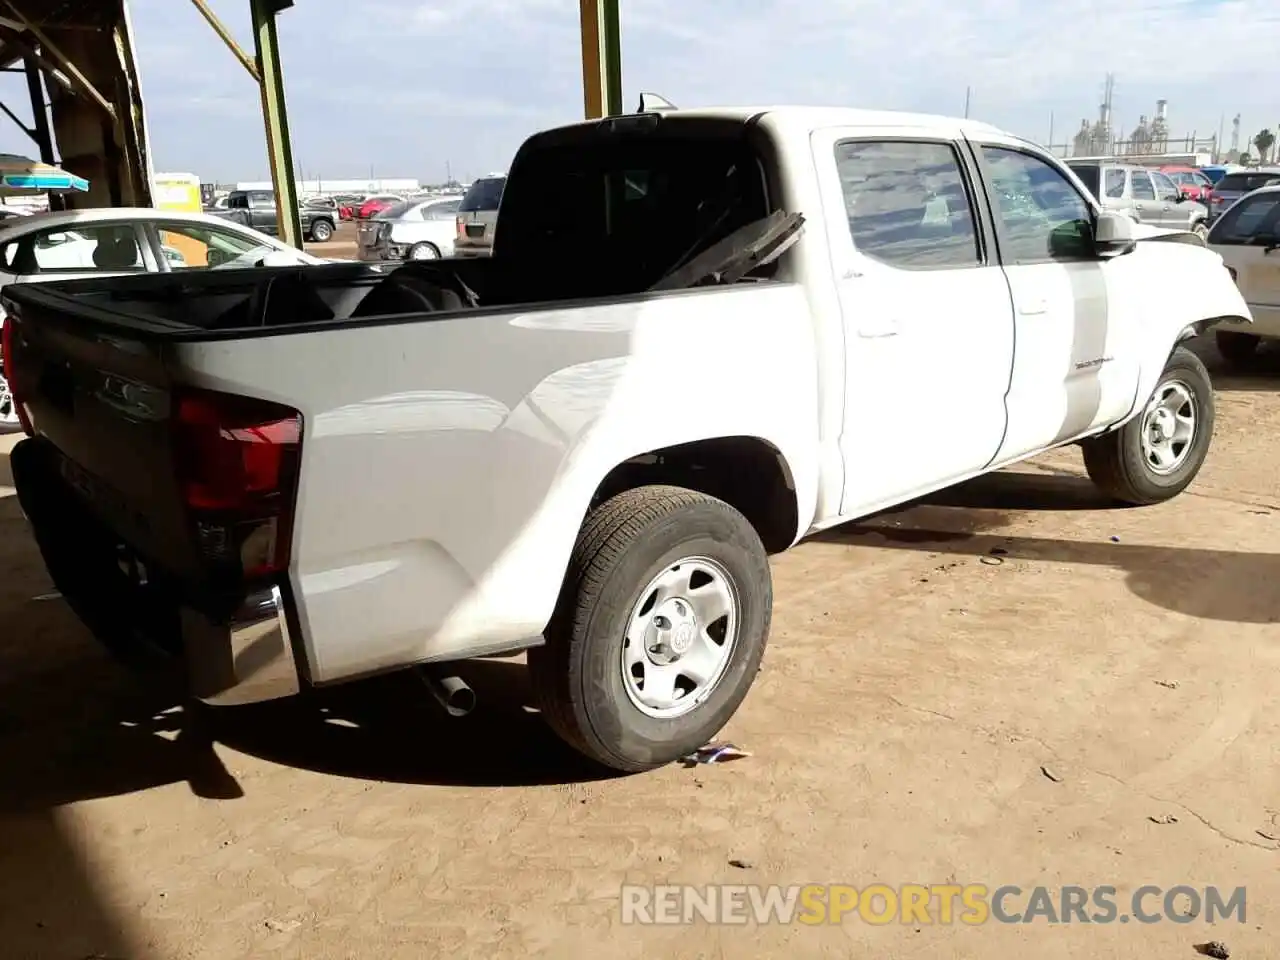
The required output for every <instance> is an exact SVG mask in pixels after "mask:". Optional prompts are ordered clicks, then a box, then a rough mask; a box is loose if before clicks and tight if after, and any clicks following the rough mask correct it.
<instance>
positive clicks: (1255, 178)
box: [1214, 170, 1280, 193]
mask: <svg viewBox="0 0 1280 960" xmlns="http://www.w3.org/2000/svg"><path fill="white" fill-rule="evenodd" d="M1272 181H1275V182H1277V183H1280V171H1275V170H1273V171H1270V172H1253V173H1228V174H1227V175H1226V176H1225V177H1223V178H1222V179H1221V180H1219V181H1218V185H1217V186H1216V187H1214V189H1215V190H1217V191H1219V192H1220V193H1252V192H1253V191H1254V190H1257V189H1258V188H1259V187H1265V186H1268V185H1269V184H1270V183H1271V182H1272Z"/></svg>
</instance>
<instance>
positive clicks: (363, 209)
mask: <svg viewBox="0 0 1280 960" xmlns="http://www.w3.org/2000/svg"><path fill="white" fill-rule="evenodd" d="M403 201H404V197H396V196H392V195H391V194H389V193H383V194H378V195H377V196H374V197H369V198H368V199H367V200H365V202H364V203H362V204H360V206H358V207H356V208H355V209H354V210H353V211H352V213H354V214H355V217H356V219H357V220H368V219H369V218H370V217H376V216H377V215H378V214H380V213H381V212H382V211H383V210H390V209H391V208H392V207H394V206H395V205H396V204H397V203H402V202H403Z"/></svg>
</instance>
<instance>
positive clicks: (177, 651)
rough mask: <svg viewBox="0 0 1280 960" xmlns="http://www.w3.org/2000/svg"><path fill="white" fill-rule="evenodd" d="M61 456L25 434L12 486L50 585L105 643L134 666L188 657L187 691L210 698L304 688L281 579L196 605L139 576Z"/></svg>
mask: <svg viewBox="0 0 1280 960" xmlns="http://www.w3.org/2000/svg"><path fill="white" fill-rule="evenodd" d="M58 456H59V455H58V454H57V452H56V451H55V450H53V448H52V447H51V446H50V445H49V444H48V443H47V442H45V441H42V440H39V439H36V440H31V439H27V440H23V441H22V442H20V443H19V444H18V445H17V446H15V447H14V448H13V450H12V451H11V452H10V454H9V462H10V467H11V470H12V473H13V483H14V488H15V489H16V490H17V493H18V501H19V503H20V504H21V506H22V511H23V513H24V514H25V515H26V517H27V520H28V522H29V523H30V525H31V531H32V534H33V536H34V537H35V540H36V544H37V546H38V547H39V548H40V554H41V556H42V557H43V559H44V562H45V567H46V569H47V570H48V571H49V576H50V577H51V578H52V580H53V583H54V586H55V587H57V589H58V592H59V593H61V594H62V596H63V599H65V600H66V602H67V604H68V606H70V607H71V609H72V611H73V612H74V613H75V614H76V616H77V617H79V619H80V620H81V622H83V623H84V625H85V626H86V627H88V629H89V631H90V632H91V633H92V634H93V635H94V637H95V639H97V640H98V641H99V642H100V643H102V645H103V646H104V647H106V648H107V650H108V652H110V653H111V654H112V655H113V656H114V657H115V658H116V659H118V660H120V661H121V662H123V663H125V664H126V665H127V666H131V667H135V668H137V667H142V668H155V667H161V666H165V667H168V666H171V665H176V664H179V663H180V664H182V665H183V666H184V667H185V670H186V674H187V678H188V681H189V684H190V689H191V693H192V694H193V695H194V696H195V697H197V698H198V699H200V700H203V701H205V702H206V703H210V704H216V705H231V704H243V703H255V702H260V701H263V700H274V699H278V698H280V697H286V696H290V695H292V694H296V693H298V692H299V691H300V690H301V688H302V681H301V678H300V675H299V671H298V660H297V658H296V655H295V649H294V644H293V638H292V636H291V634H290V630H289V626H288V624H289V617H288V609H287V600H286V598H285V595H284V593H283V591H282V590H281V589H280V588H279V587H278V586H273V585H266V586H263V587H260V588H258V589H256V590H254V591H252V592H250V593H249V594H248V595H247V596H244V597H243V598H241V599H239V600H238V601H237V602H232V603H226V604H221V603H210V602H204V603H200V604H197V603H194V602H192V601H191V600H190V599H188V598H186V597H184V596H183V593H182V591H181V590H180V589H178V588H176V586H175V585H174V584H173V583H172V582H166V580H165V579H164V577H163V576H162V575H158V574H156V573H154V572H143V573H142V574H141V575H139V574H138V573H137V571H135V570H134V569H132V567H130V566H129V565H128V564H125V563H123V562H122V561H123V556H124V554H123V553H122V548H123V545H122V544H121V543H120V542H119V540H118V538H117V537H115V536H114V535H113V534H112V533H111V532H110V531H109V530H108V529H107V528H106V527H105V526H104V525H103V524H102V523H101V522H100V521H99V520H97V518H96V517H94V516H93V514H92V513H90V511H89V510H88V509H86V507H85V506H84V504H83V503H82V502H81V501H80V499H79V498H78V497H77V495H76V494H75V493H74V492H73V490H72V489H71V487H70V486H69V485H68V484H67V483H66V482H65V481H64V480H63V479H62V476H61V474H60V472H59V471H58V470H57V469H56V466H55V465H56V462H57V457H58ZM213 611H219V612H213Z"/></svg>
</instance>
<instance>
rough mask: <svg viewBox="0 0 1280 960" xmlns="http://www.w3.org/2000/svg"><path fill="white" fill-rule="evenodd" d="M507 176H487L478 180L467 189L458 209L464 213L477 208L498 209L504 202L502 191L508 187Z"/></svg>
mask: <svg viewBox="0 0 1280 960" xmlns="http://www.w3.org/2000/svg"><path fill="white" fill-rule="evenodd" d="M506 185H507V178H506V177H486V178H485V179H483V180H477V181H476V182H475V183H473V184H472V185H471V187H470V188H469V189H468V190H467V195H466V196H465V197H463V198H462V203H461V204H459V206H458V209H459V210H460V211H462V212H463V213H471V212H472V211H475V210H497V209H498V205H499V204H500V203H501V202H502V192H503V190H504V189H505V188H506Z"/></svg>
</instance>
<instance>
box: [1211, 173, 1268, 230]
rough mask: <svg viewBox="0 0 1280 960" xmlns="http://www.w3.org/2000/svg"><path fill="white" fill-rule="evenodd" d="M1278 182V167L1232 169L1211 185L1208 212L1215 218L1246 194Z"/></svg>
mask: <svg viewBox="0 0 1280 960" xmlns="http://www.w3.org/2000/svg"><path fill="white" fill-rule="evenodd" d="M1276 183H1280V167H1253V168H1250V169H1247V170H1233V171H1232V172H1231V173H1228V174H1227V175H1226V176H1224V177H1223V178H1222V179H1221V180H1219V181H1218V182H1217V183H1215V184H1214V185H1213V205H1212V208H1211V212H1210V214H1209V217H1210V219H1211V220H1212V219H1215V218H1217V217H1219V216H1221V215H1222V214H1224V213H1226V212H1227V210H1228V209H1230V207H1231V205H1232V204H1233V203H1235V202H1236V201H1237V200H1239V199H1240V198H1241V197H1243V196H1245V195H1246V194H1250V193H1253V191H1255V190H1259V189H1261V188H1262V187H1269V186H1271V185H1272V184H1276Z"/></svg>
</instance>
